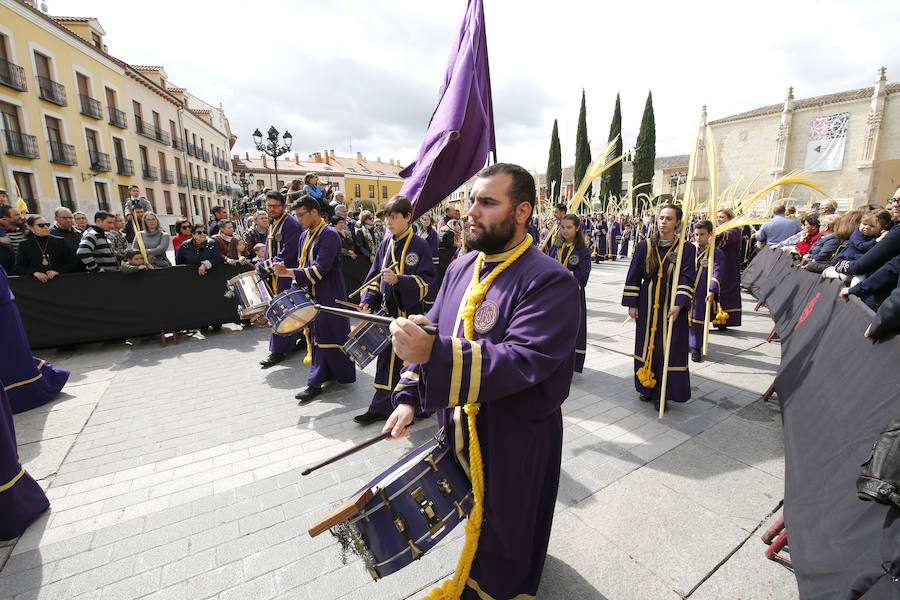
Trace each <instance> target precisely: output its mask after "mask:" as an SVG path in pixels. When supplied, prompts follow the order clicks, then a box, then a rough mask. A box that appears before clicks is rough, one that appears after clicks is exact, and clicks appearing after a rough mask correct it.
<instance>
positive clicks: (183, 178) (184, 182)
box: [177, 173, 188, 186]
mask: <svg viewBox="0 0 900 600" xmlns="http://www.w3.org/2000/svg"><path fill="white" fill-rule="evenodd" d="M177 176H178V185H183V186H187V184H188V177H187V175H185V174H184V173H178V174H177Z"/></svg>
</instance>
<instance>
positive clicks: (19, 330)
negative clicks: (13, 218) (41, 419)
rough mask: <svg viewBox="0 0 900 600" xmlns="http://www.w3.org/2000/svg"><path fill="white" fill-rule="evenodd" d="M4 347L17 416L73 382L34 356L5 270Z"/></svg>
mask: <svg viewBox="0 0 900 600" xmlns="http://www.w3.org/2000/svg"><path fill="white" fill-rule="evenodd" d="M0 345H2V347H3V358H2V359H0V379H2V380H3V381H4V384H5V387H6V395H7V398H8V400H9V405H10V408H11V410H12V412H13V413H20V412H23V411H26V410H29V409H31V408H35V407H36V406H40V405H42V404H45V403H47V402H49V401H50V400H53V399H54V398H55V397H56V396H57V394H59V392H60V391H61V390H62V389H63V386H64V385H66V381H68V380H69V372H68V371H65V370H63V369H57V368H56V367H54V366H53V365H51V364H50V363H48V362H46V361H44V360H41V359H39V358H37V357H35V356H32V355H31V345H30V344H29V343H28V337H27V336H26V335H25V328H24V327H22V318H21V317H20V316H19V309H18V308H17V307H16V304H15V297H14V296H13V293H12V290H10V289H9V281H8V279H7V277H6V271H4V270H3V267H0ZM0 485H2V482H0ZM0 514H2V513H0Z"/></svg>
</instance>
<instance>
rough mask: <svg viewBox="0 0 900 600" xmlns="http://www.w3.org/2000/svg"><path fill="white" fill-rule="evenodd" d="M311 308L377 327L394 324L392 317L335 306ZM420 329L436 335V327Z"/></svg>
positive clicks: (315, 305)
mask: <svg viewBox="0 0 900 600" xmlns="http://www.w3.org/2000/svg"><path fill="white" fill-rule="evenodd" d="M313 308H315V309H316V310H321V311H324V312H327V313H331V314H333V315H340V316H342V317H348V318H350V319H360V320H361V321H369V322H370V323H378V324H379V325H390V324H391V323H393V322H394V319H393V317H386V316H384V315H373V314H370V313H364V312H358V311H355V310H348V309H346V308H337V307H335V306H325V305H323V304H313ZM419 327H421V328H422V331H424V332H426V333H430V334H431V335H437V334H438V328H437V325H419Z"/></svg>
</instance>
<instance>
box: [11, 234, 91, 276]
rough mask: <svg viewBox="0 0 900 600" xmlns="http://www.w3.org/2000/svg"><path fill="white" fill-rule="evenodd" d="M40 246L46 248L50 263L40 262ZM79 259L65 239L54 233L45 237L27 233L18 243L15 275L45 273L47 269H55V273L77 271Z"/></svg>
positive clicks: (41, 258)
mask: <svg viewBox="0 0 900 600" xmlns="http://www.w3.org/2000/svg"><path fill="white" fill-rule="evenodd" d="M41 248H46V249H47V254H48V255H49V257H50V264H49V265H47V266H45V265H44V264H42V261H43V257H42V254H41ZM80 264H81V261H80V260H78V257H77V256H76V255H75V253H74V252H72V250H70V249H69V246H68V245H67V244H66V241H65V240H64V239H62V238H58V237H56V236H55V235H48V236H47V237H45V238H41V239H40V240H38V238H37V237H36V236H34V235H29V236H28V237H27V238H25V239H24V240H22V243H21V244H19V253H18V254H17V255H16V267H15V274H16V275H32V274H34V273H46V272H47V271H56V272H57V273H77V272H78V271H80V270H81V269H80V268H79V266H80Z"/></svg>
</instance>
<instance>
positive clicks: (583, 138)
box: [575, 90, 591, 198]
mask: <svg viewBox="0 0 900 600" xmlns="http://www.w3.org/2000/svg"><path fill="white" fill-rule="evenodd" d="M590 164H591V144H590V142H589V141H588V134H587V110H586V108H585V105H584V90H581V110H580V111H579V113H578V131H577V132H576V134H575V189H576V190H577V189H578V186H580V185H581V180H582V179H584V174H585V172H586V171H587V168H588V166H589V165H590ZM590 196H591V188H590V186H588V189H587V192H586V193H585V198H589V197H590Z"/></svg>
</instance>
